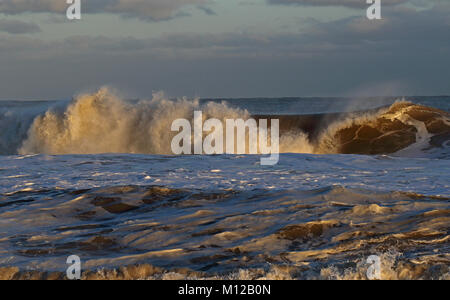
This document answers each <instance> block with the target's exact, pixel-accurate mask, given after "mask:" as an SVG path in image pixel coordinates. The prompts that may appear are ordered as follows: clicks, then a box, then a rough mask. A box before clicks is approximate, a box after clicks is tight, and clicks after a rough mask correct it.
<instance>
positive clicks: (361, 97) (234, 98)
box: [0, 94, 450, 102]
mask: <svg viewBox="0 0 450 300" xmlns="http://www.w3.org/2000/svg"><path fill="white" fill-rule="evenodd" d="M183 97H186V96H180V97H168V98H169V99H171V100H176V99H180V98H183ZM425 97H430V98H441V97H442V98H450V94H449V95H416V96H414V95H408V96H279V97H266V96H264V97H186V98H187V99H188V100H194V99H198V100H212V101H216V100H271V99H280V100H287V99H293V100H295V99H370V98H377V99H389V98H425ZM74 99H76V97H71V98H66V99H35V100H31V99H0V102H8V101H9V102H56V101H71V100H74ZM151 99H152V97H142V98H125V99H124V100H126V101H135V100H151Z"/></svg>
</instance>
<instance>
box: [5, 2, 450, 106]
mask: <svg viewBox="0 0 450 300" xmlns="http://www.w3.org/2000/svg"><path fill="white" fill-rule="evenodd" d="M383 18H384V19H383V20H382V21H376V22H375V21H369V20H367V19H366V18H364V17H348V18H345V19H341V20H337V21H331V22H329V21H328V22H311V23H310V24H309V26H308V27H307V28H303V30H302V32H301V33H294V32H286V33H274V32H272V33H269V32H267V33H252V32H224V33H214V34H208V33H170V34H163V35H161V36H159V37H155V38H148V39H140V38H134V37H124V38H113V37H102V36H100V37H95V36H72V37H70V38H66V39H62V40H57V39H52V40H44V39H39V38H36V37H35V36H26V35H0V65H1V66H2V70H5V71H4V72H0V93H1V94H0V98H3V99H5V98H13V97H14V98H31V99H35V98H36V97H38V98H64V97H69V96H70V95H71V94H73V93H76V92H78V91H80V90H82V89H85V88H96V87H98V86H101V85H104V84H111V85H114V86H117V87H118V88H125V89H128V90H133V91H135V92H136V94H137V95H138V96H148V95H151V92H152V90H165V91H167V92H168V93H169V94H170V95H176V96H183V95H188V96H192V95H200V96H204V97H205V96H220V97H227V96H250V97H251V96H267V97H270V96H289V95H297V96H300V95H301V96H308V95H322V96H324V95H325V96H326V95H334V96H337V95H343V94H344V95H346V94H347V93H349V91H355V90H356V91H360V90H361V88H364V90H367V91H371V92H372V93H373V94H376V93H378V94H380V95H381V94H385V93H386V91H384V90H382V89H381V88H378V87H386V86H390V85H389V84H390V83H395V86H396V87H399V89H398V90H393V91H391V90H390V91H389V92H391V93H397V94H402V95H407V94H416V95H417V94H422V95H423V94H449V93H450V89H449V85H448V78H450V69H449V68H448V67H447V66H449V65H450V55H449V53H450V39H448V36H449V33H450V5H449V3H448V2H447V3H442V4H440V5H436V6H435V7H434V8H431V9H421V10H415V9H412V8H408V7H394V6H391V7H388V8H386V9H385V10H384V15H383ZM42 70H45V71H46V72H45V76H42ZM68 74H70V76H69V75H68ZM17 78H21V81H20V82H18V81H17ZM23 86H26V87H27V88H26V89H24V88H23Z"/></svg>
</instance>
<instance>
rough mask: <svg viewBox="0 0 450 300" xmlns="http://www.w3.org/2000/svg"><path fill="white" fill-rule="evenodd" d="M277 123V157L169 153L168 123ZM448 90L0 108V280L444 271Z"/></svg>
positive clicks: (448, 258) (108, 95)
mask: <svg viewBox="0 0 450 300" xmlns="http://www.w3.org/2000/svg"><path fill="white" fill-rule="evenodd" d="M194 110H202V111H203V113H204V115H205V117H208V118H210V117H215V118H218V119H221V120H224V119H227V118H243V119H245V118H250V117H255V118H262V117H264V116H271V117H273V118H279V119H280V125H281V139H280V147H281V148H280V152H281V154H280V160H279V163H278V164H276V165H274V166H262V165H261V164H260V157H261V156H260V155H248V154H241V155H237V154H234V155H180V156H174V155H171V151H170V141H171V138H172V136H173V134H174V133H171V132H170V125H171V123H172V121H173V120H174V119H177V118H181V117H183V118H187V119H191V118H192V114H193V111H194ZM449 111H450V98H449V97H414V98H405V99H400V98H399V99H397V98H365V99H343V98H289V99H288V98H283V99H228V100H226V103H225V102H223V101H222V100H207V99H203V100H187V99H180V100H168V99H166V98H165V97H164V96H163V95H162V94H155V95H154V96H153V99H151V100H139V101H126V100H122V99H120V98H119V97H118V96H116V95H115V94H114V93H112V92H110V91H109V90H107V89H102V90H100V91H98V92H97V93H94V94H87V95H80V96H77V97H75V99H74V100H72V101H40V102H13V101H4V102H1V103H0V128H1V129H2V130H1V132H0V278H2V279H10V278H44V279H45V278H62V277H63V276H64V274H65V270H66V268H67V267H68V265H67V264H66V260H67V257H68V256H70V255H78V256H79V257H80V259H81V261H82V271H83V278H85V279H98V278H100V279H103V278H105V279H106V278H110V279H122V278H124V279H183V278H190V279H195V278H199V279H200V278H210V279H367V275H366V273H367V270H368V268H369V267H370V264H368V263H367V258H368V257H369V256H371V255H378V256H379V257H380V262H381V278H383V279H450V271H449V266H450V237H449V229H450V182H449V177H450V160H449V159H450V117H449Z"/></svg>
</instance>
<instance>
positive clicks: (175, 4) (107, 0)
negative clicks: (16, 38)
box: [0, 0, 208, 21]
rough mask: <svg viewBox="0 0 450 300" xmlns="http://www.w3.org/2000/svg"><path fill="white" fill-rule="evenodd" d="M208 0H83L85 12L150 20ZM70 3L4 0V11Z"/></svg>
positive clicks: (58, 8)
mask: <svg viewBox="0 0 450 300" xmlns="http://www.w3.org/2000/svg"><path fill="white" fill-rule="evenodd" d="M207 2H208V0H94V1H89V2H88V1H83V0H82V2H81V3H82V11H83V12H84V13H112V14H118V15H121V16H124V17H136V18H140V19H144V20H148V21H161V20H167V19H170V18H173V17H175V16H176V15H177V14H178V13H179V12H180V9H181V8H183V7H185V6H188V5H202V4H205V3H207ZM67 7H68V5H67V4H66V1H64V0H1V1H0V13H4V14H12V15H13V14H20V13H24V12H40V13H64V12H65V11H66V9H67Z"/></svg>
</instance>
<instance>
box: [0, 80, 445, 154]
mask: <svg viewBox="0 0 450 300" xmlns="http://www.w3.org/2000/svg"><path fill="white" fill-rule="evenodd" d="M195 110H201V111H202V112H203V117H204V118H205V119H209V118H217V119H219V120H222V121H223V122H224V121H225V120H226V119H239V118H240V119H244V120H245V119H249V118H251V117H255V118H256V119H261V118H269V119H273V118H278V119H279V120H280V132H281V137H280V152H283V153H316V154H324V153H342V154H392V153H396V154H399V155H404V156H408V155H420V154H421V153H422V154H423V153H424V152H426V151H431V150H433V149H434V150H435V149H440V150H441V152H440V153H442V151H444V153H447V154H445V155H444V157H446V156H448V148H449V140H450V116H449V113H448V112H445V111H441V110H438V109H435V108H431V107H426V106H422V105H417V104H413V103H410V102H406V101H398V102H396V103H394V104H393V105H392V106H390V107H385V108H381V109H377V110H374V111H369V112H362V113H344V114H323V115H309V116H307V115H297V116H273V115H272V116H251V115H250V113H249V112H248V111H246V110H242V109H239V108H234V107H231V106H230V105H228V104H227V103H225V102H222V103H216V102H208V103H204V104H201V103H200V101H199V100H188V99H186V98H182V99H178V100H175V101H173V100H169V99H167V98H165V97H164V95H163V94H162V93H156V94H155V95H154V96H153V99H152V100H143V101H139V102H130V101H125V100H122V99H121V98H120V97H118V96H116V95H115V94H114V93H113V92H111V91H110V90H109V89H107V88H102V89H100V90H99V91H98V92H96V93H94V94H84V95H80V96H78V97H77V98H76V99H74V100H73V101H72V102H71V103H70V104H68V105H66V106H64V107H58V108H52V109H49V110H47V111H46V112H40V113H39V115H38V116H36V115H32V114H30V113H28V114H26V115H23V114H21V115H19V116H17V115H15V116H14V118H15V119H18V120H12V119H11V118H12V117H11V116H8V115H7V114H6V113H5V114H3V116H1V115H0V123H2V127H3V128H7V130H6V131H5V132H3V133H2V134H1V136H0V153H1V154H17V153H19V154H40V153H42V154H98V153H142V154H172V151H171V141H172V138H173V137H174V136H175V135H176V134H177V133H176V132H171V130H170V128H171V124H172V122H173V121H174V120H175V119H179V118H183V119H188V120H192V119H193V113H194V111H195ZM3 123H4V124H3ZM11 124H12V125H11ZM15 124H16V125H15ZM434 150H433V151H434ZM441 156H442V154H441Z"/></svg>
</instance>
